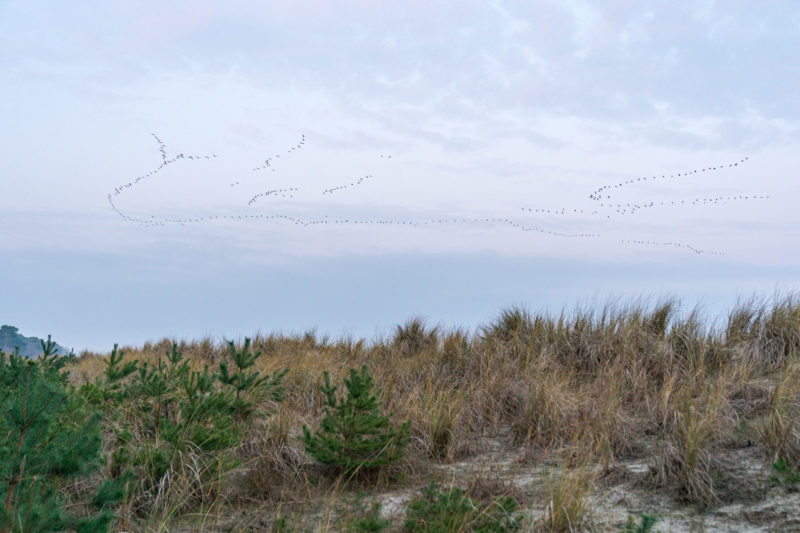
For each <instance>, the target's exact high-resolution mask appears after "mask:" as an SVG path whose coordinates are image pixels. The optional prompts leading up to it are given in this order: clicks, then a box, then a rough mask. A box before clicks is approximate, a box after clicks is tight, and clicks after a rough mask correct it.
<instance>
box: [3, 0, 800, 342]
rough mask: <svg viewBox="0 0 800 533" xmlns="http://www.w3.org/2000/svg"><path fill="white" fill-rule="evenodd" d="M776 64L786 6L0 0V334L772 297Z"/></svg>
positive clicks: (227, 330) (796, 218)
mask: <svg viewBox="0 0 800 533" xmlns="http://www.w3.org/2000/svg"><path fill="white" fill-rule="evenodd" d="M798 49H800V6H798V4H797V3H796V2H793V1H783V2H781V1H776V2H768V3H753V2H744V1H742V2H734V1H728V2H713V1H702V2H689V1H687V2H680V3H675V2H632V1H609V2H583V1H578V0H571V1H558V2H556V1H537V2H530V1H525V2H500V1H497V2H486V1H480V2H478V1H476V2H468V1H460V2H455V1H424V2H415V1H402V2H401V1H397V2H388V1H387V2H368V1H363V0H362V1H351V2H322V1H309V2H297V1H288V0H285V1H274V2H255V1H248V2H236V1H234V2H228V3H226V4H225V5H222V3H220V2H212V1H202V0H198V1H192V2H189V1H163V2H133V1H93V2H88V1H87V2H70V3H64V2H56V1H49V2H48V1H42V2H35V3H33V2H23V1H16V0H12V1H9V0H0V81H2V83H1V84H0V116H2V117H3V119H2V120H0V161H2V162H0V169H2V172H0V180H1V181H0V185H2V188H1V189H0V190H2V194H0V232H2V238H0V253H2V257H3V261H2V266H0V275H2V285H3V287H4V289H3V292H4V293H5V294H0V322H4V323H9V324H12V325H15V326H18V327H19V328H20V330H21V332H22V333H23V334H26V335H39V336H42V335H46V334H47V333H52V334H53V336H54V338H55V339H56V340H57V341H58V342H59V343H61V344H64V345H66V346H73V347H75V348H76V349H77V350H80V349H82V348H84V347H89V348H92V349H96V350H100V349H103V350H104V349H108V348H110V345H111V344H112V343H113V342H120V343H123V344H139V343H141V342H143V341H144V340H147V339H154V338H159V337H161V336H163V335H172V336H177V337H183V338H191V337H196V336H200V335H203V334H206V333H210V334H212V335H216V336H218V337H222V336H227V337H241V336H244V335H250V334H252V333H254V332H255V330H258V329H260V330H261V331H270V330H273V329H282V330H284V331H299V330H305V329H308V328H311V327H317V328H318V330H319V331H321V332H330V333H331V334H334V335H337V334H339V333H341V332H352V333H354V334H356V335H367V336H372V335H374V334H376V333H381V332H385V331H387V328H388V327H390V326H391V325H393V324H395V323H397V322H401V321H403V320H405V319H406V318H408V317H409V316H411V315H416V314H419V315H422V316H425V317H427V318H428V319H429V320H430V321H431V322H434V323H435V322H441V323H443V324H459V325H463V326H465V327H469V328H472V327H475V326H477V325H479V324H481V323H483V322H486V321H488V320H491V319H492V318H493V317H494V316H495V315H496V314H497V312H498V311H499V310H500V309H501V308H503V307H505V306H508V305H512V304H522V305H525V306H528V307H530V308H531V309H533V310H544V309H549V310H552V311H558V310H560V309H561V308H562V307H566V308H572V307H574V306H575V305H576V304H578V303H589V302H592V301H594V300H595V299H601V300H602V299H604V298H607V297H609V296H617V297H628V296H640V295H645V296H653V297H657V296H659V295H663V294H671V295H675V296H677V297H679V298H682V299H683V300H684V302H685V303H686V304H687V305H692V304H694V303H695V302H698V301H700V302H704V304H705V305H706V307H707V308H709V309H710V310H713V311H715V312H716V311H719V310H721V309H722V308H724V307H727V306H729V305H731V304H732V303H733V302H734V301H735V300H736V298H737V297H740V296H743V297H747V296H750V295H752V294H753V293H758V294H765V295H767V296H769V295H771V294H772V293H773V291H775V290H783V291H791V290H795V289H797V288H798V287H799V286H800V269H798V267H799V266H800V247H798V244H800V236H799V235H798V228H800V211H799V210H798V209H797V208H796V204H797V198H796V195H797V193H798V189H799V188H800V187H798V182H797V172H796V169H797V168H798V163H799V162H800V149H799V148H800V100H798V98H797V94H800V72H798V69H799V68H800V64H799V63H798V62H797V61H796V59H795V55H796V50H798ZM153 133H155V134H156V135H157V136H158V138H159V139H160V140H161V142H162V143H163V148H164V150H165V154H166V156H165V158H166V160H167V161H174V162H171V163H169V164H167V165H166V166H164V167H163V168H161V169H160V170H159V171H158V172H156V173H154V174H149V175H148V173H150V172H152V171H153V170H154V169H156V168H158V167H159V165H161V164H162V162H163V161H164V159H162V155H161V153H160V151H159V150H160V145H159V143H158V141H157V140H156V139H155V138H154V137H153V136H152V135H151V134H153ZM292 146H299V148H297V149H295V150H290V147H292ZM179 154H184V157H183V158H180V157H179V158H178V159H174V158H175V157H176V156H178V155H179ZM190 155H191V156H192V158H191V159H190V158H189V157H188V156H190ZM276 155H281V157H280V158H278V157H275V156H276ZM389 155H391V158H389V157H388V156H389ZM195 156H198V158H197V159H195ZM206 156H208V157H206ZM212 156H216V157H212ZM744 158H747V159H746V160H744ZM268 159H269V165H267V164H266V161H267V160H268ZM734 163H737V164H736V165H735V166H731V165H733V164H734ZM258 167H265V168H259V169H258V170H253V169H254V168H258ZM712 167H717V168H712ZM704 168H705V169H709V170H708V171H705V172H704V171H702V169H704ZM273 169H274V171H273ZM694 170H697V172H692V171H694ZM678 174H680V176H678ZM662 175H663V176H665V178H663V179H662V178H661V176H662ZM670 176H671V177H670ZM137 178H140V179H139V181H136V179H137ZM637 178H647V179H645V180H643V181H635V180H636V179H637ZM359 179H360V180H361V181H360V182H359V181H358V180H359ZM629 180H634V181H633V182H632V183H625V182H627V181H629ZM127 183H132V185H131V186H130V187H124V185H126V184H127ZM351 183H352V184H354V185H350V184H351ZM614 184H622V186H620V187H616V188H612V187H613V185H614ZM603 186H608V187H607V188H605V189H601V190H602V191H604V192H603V193H602V194H604V195H606V198H604V199H602V200H594V199H591V198H590V197H589V195H590V193H592V192H593V191H596V190H598V189H599V188H601V187H603ZM337 187H341V188H337ZM330 189H334V190H333V191H332V192H327V193H326V192H325V191H326V190H330ZM270 191H273V192H270ZM109 195H111V200H112V202H113V205H114V206H115V207H116V208H117V209H118V210H119V212H120V213H122V214H123V215H124V216H125V217H131V218H134V219H137V220H149V221H152V222H155V223H159V225H153V224H150V225H141V224H137V223H136V222H133V221H131V220H130V219H126V218H124V217H122V216H120V214H119V213H118V212H116V211H114V209H112V207H111V205H110V203H109ZM257 195H261V196H257ZM254 197H256V199H255V200H253V201H252V202H250V200H251V199H252V198H254ZM740 197H741V198H740ZM719 198H724V199H725V200H724V201H722V200H712V199H719ZM248 202H250V203H248ZM601 204H602V205H601ZM609 204H614V205H613V206H611V207H609ZM616 204H619V205H616ZM628 204H630V205H628ZM631 207H635V209H633V212H631ZM562 209H563V212H562ZM619 210H621V211H622V212H618V211H619ZM548 211H549V212H548ZM239 217H241V218H239ZM287 217H289V218H287ZM176 220H181V221H184V223H183V224H181V223H176V222H175V221H176ZM190 220H191V222H188V221H190ZM292 221H299V222H301V223H302V224H296V223H293V222H292ZM325 221H327V222H328V223H327V224H325V223H324V222H325ZM335 221H339V222H338V223H335ZM440 221H442V222H440ZM160 223H163V225H160ZM522 229H526V230H527V231H522ZM587 234H590V236H581V235H587ZM564 235H570V236H569V237H565V236H564ZM575 235H579V236H575ZM633 241H641V242H646V243H648V244H635V243H633ZM654 243H662V244H663V243H679V244H680V246H679V247H675V246H661V245H656V244H654ZM693 249H694V250H702V251H704V252H706V253H703V254H697V253H694V252H693V251H692V250H693ZM711 252H718V253H719V254H712V253H711ZM6 291H7V292H6Z"/></svg>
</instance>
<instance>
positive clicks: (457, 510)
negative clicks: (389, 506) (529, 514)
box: [405, 481, 522, 533]
mask: <svg viewBox="0 0 800 533" xmlns="http://www.w3.org/2000/svg"><path fill="white" fill-rule="evenodd" d="M516 509H517V501H516V500H515V499H514V498H512V497H511V496H502V497H496V498H494V500H493V501H492V502H489V503H487V504H480V503H476V502H475V501H473V500H472V499H471V498H469V497H468V496H467V495H466V494H465V493H464V491H463V490H462V489H461V488H459V487H451V488H450V489H449V490H446V491H439V490H438V489H437V486H436V483H435V482H434V481H431V484H430V485H428V486H427V487H426V488H425V489H423V490H422V495H421V496H420V497H418V498H415V499H414V500H412V501H411V502H410V503H409V504H408V508H407V509H406V521H405V529H406V531H415V532H426V533H441V532H445V531H480V532H485V533H490V532H491V533H500V532H507V531H517V530H518V529H519V528H520V527H521V526H522V519H521V517H520V516H519V515H518V514H515V513H514V511H516Z"/></svg>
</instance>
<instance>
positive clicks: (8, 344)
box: [0, 325, 69, 357]
mask: <svg viewBox="0 0 800 533" xmlns="http://www.w3.org/2000/svg"><path fill="white" fill-rule="evenodd" d="M17 349H19V354H20V355H23V356H25V357H36V356H37V355H41V354H42V339H40V338H38V337H26V336H24V335H21V334H20V333H19V328H15V327H14V326H8V325H3V326H0V352H7V353H14V351H15V350H17ZM68 351H69V350H67V349H66V348H64V347H63V346H59V345H58V344H56V345H55V353H57V354H66V353H67V352H68Z"/></svg>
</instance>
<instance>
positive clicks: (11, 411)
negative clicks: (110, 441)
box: [0, 337, 113, 533]
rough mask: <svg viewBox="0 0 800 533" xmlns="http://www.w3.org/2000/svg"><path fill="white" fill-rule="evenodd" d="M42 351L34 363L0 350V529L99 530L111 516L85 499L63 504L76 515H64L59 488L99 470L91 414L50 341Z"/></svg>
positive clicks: (97, 434)
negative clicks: (79, 510) (69, 505)
mask: <svg viewBox="0 0 800 533" xmlns="http://www.w3.org/2000/svg"><path fill="white" fill-rule="evenodd" d="M42 351H43V352H44V355H42V357H41V358H40V359H38V360H36V361H34V360H31V359H28V358H26V357H22V356H20V355H19V354H18V353H15V354H13V355H10V356H9V357H8V359H6V356H5V354H2V352H0V502H1V503H0V531H2V532H3V533H9V532H26V533H28V532H45V531H62V530H65V529H68V530H78V531H82V532H83V531H85V532H90V531H106V529H107V527H108V523H109V522H110V521H111V519H112V518H113V515H111V514H110V513H109V512H108V511H105V510H103V511H100V512H96V511H95V512H90V511H89V508H90V507H91V506H90V505H89V503H88V502H83V503H81V502H70V503H73V504H75V503H77V504H78V505H77V507H83V508H84V512H83V513H82V514H83V515H84V516H77V515H73V514H71V513H68V512H67V511H66V510H65V506H66V502H65V498H64V497H63V496H62V495H61V494H60V491H59V489H60V488H61V487H60V486H59V485H60V484H62V483H63V482H65V481H66V480H68V479H74V478H76V477H79V476H81V475H87V474H89V473H90V472H91V471H93V470H95V469H96V468H97V467H98V466H99V459H100V446H101V438H100V425H99V416H98V415H97V413H96V411H95V410H93V409H91V408H89V407H87V405H86V403H85V401H84V400H83V398H82V397H81V396H80V395H78V394H76V393H75V391H74V390H73V389H72V387H70V385H69V384H68V382H67V373H66V372H63V371H62V368H63V366H64V363H65V360H64V359H63V358H58V357H55V356H54V354H55V351H56V346H55V343H53V342H52V341H51V340H50V337H48V339H47V343H45V342H44V341H42ZM90 499H91V498H90ZM100 503H101V504H102V503H104V502H100Z"/></svg>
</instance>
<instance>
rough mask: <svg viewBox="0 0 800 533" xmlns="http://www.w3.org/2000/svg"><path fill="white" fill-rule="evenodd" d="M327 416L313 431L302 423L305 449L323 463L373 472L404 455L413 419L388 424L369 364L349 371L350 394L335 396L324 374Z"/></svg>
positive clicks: (347, 385)
mask: <svg viewBox="0 0 800 533" xmlns="http://www.w3.org/2000/svg"><path fill="white" fill-rule="evenodd" d="M324 380H325V383H324V385H323V387H322V392H323V393H324V395H325V418H323V420H322V423H321V424H320V431H317V432H315V433H314V434H312V433H311V432H310V431H309V429H308V427H307V426H305V425H304V426H303V435H302V437H300V440H301V441H302V442H303V444H304V445H305V449H306V452H308V453H309V455H311V456H312V457H313V458H314V459H316V460H317V461H319V462H320V463H322V464H324V465H328V466H331V467H334V468H335V469H337V470H339V471H341V472H343V473H345V474H354V473H355V472H357V471H371V470H374V469H376V468H379V467H382V466H386V465H389V464H391V463H394V462H395V461H397V460H398V459H400V458H401V457H402V456H403V451H404V449H405V446H406V445H407V444H408V441H409V439H410V431H411V430H410V422H405V423H403V424H401V425H400V426H399V427H397V428H395V427H393V426H392V425H390V424H389V418H390V417H389V415H382V414H380V409H379V404H378V399H377V396H379V395H380V392H381V391H377V393H376V394H374V395H373V394H372V392H371V391H372V387H373V385H374V383H373V380H372V376H371V375H370V374H369V372H368V371H367V367H366V365H365V366H363V367H362V369H361V372H357V371H356V370H354V369H351V370H350V379H347V378H345V380H344V384H345V386H346V387H347V397H346V398H338V399H337V397H336V390H337V389H338V387H334V386H332V385H331V383H330V375H329V374H328V372H325V373H324Z"/></svg>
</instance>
